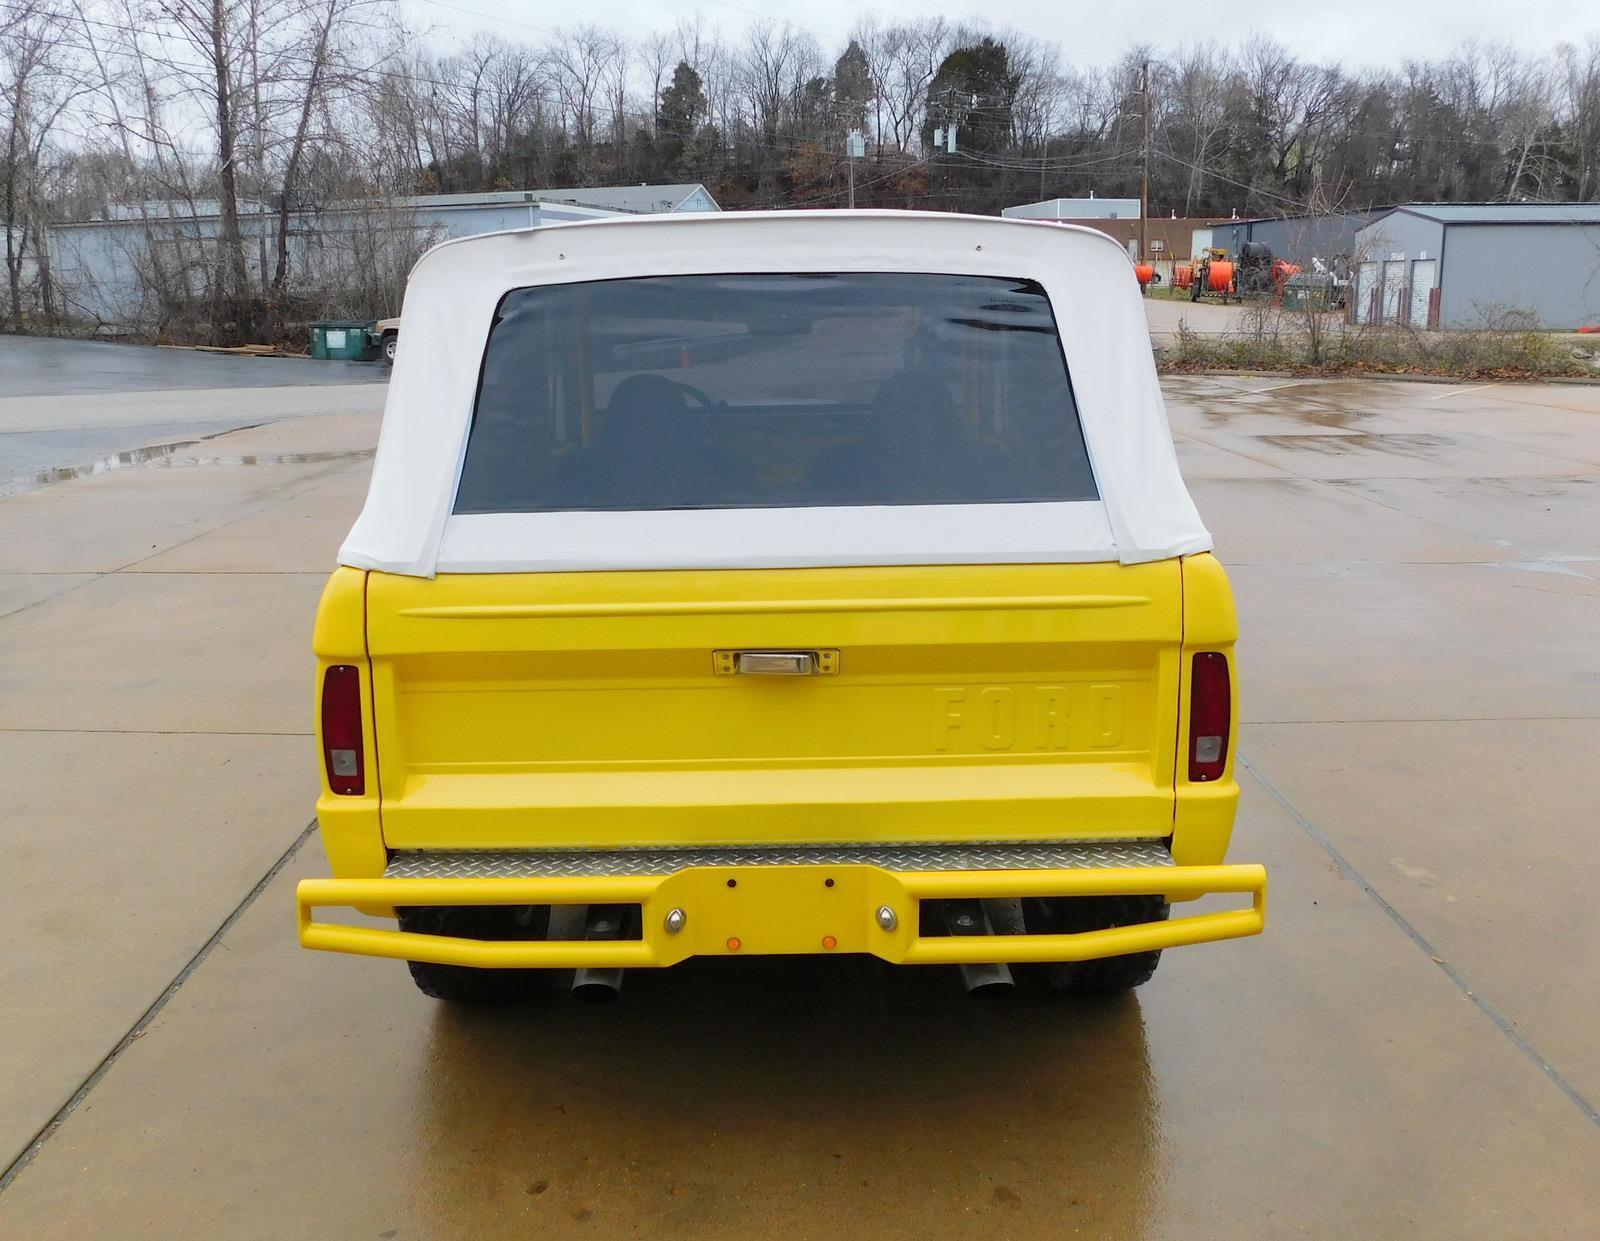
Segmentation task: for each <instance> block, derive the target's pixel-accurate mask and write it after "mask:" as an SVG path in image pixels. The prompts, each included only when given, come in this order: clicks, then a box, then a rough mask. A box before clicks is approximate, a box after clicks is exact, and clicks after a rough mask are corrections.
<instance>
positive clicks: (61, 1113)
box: [0, 819, 317, 1193]
mask: <svg viewBox="0 0 1600 1241" xmlns="http://www.w3.org/2000/svg"><path fill="white" fill-rule="evenodd" d="M316 829H317V821H316V820H315V819H312V820H311V822H309V823H307V824H306V825H305V827H303V828H301V829H300V833H299V835H297V836H296V837H295V838H294V841H293V842H292V843H291V844H290V845H289V847H288V848H287V849H285V850H284V851H283V853H282V854H281V855H280V856H279V858H278V860H277V861H276V862H274V863H273V864H272V865H271V866H270V867H268V868H267V873H266V874H264V875H262V876H261V878H260V879H258V880H257V881H256V884H255V886H254V887H252V888H251V889H250V890H249V891H248V892H246V893H245V895H244V899H243V900H241V901H240V902H239V903H238V904H237V905H235V906H234V907H233V909H232V910H230V911H229V913H228V916H227V917H226V918H224V919H223V920H222V922H221V923H220V924H219V925H218V926H217V929H216V930H214V931H212V932H211V934H210V935H209V936H208V937H207V938H206V942H205V943H203V944H201V945H200V947H199V949H198V950H197V951H196V952H195V954H194V956H192V957H190V958H189V961H188V963H187V964H186V965H185V966H184V967H183V968H182V969H181V970H179V971H178V972H177V974H176V975H175V976H174V977H173V979H172V981H171V982H169V983H168V984H167V985H166V986H165V987H164V988H162V990H161V994H160V995H158V996H156V998H155V1000H154V1001H153V1002H152V1003H151V1004H150V1007H149V1008H147V1009H145V1010H144V1012H143V1013H142V1014H140V1016H139V1019H138V1020H137V1021H135V1022H134V1023H133V1025H132V1026H130V1027H129V1028H128V1032H127V1033H126V1034H124V1035H123V1036H122V1037H121V1038H120V1039H118V1040H117V1043H116V1046H114V1047H113V1048H112V1049H111V1050H110V1051H109V1052H107V1053H106V1055H105V1058H104V1059H102V1060H101V1061H100V1063H99V1064H97V1065H96V1066H95V1068H94V1071H93V1072H92V1073H90V1074H89V1076H88V1077H86V1078H84V1080H83V1082H82V1084H81V1085H79V1087H78V1088H77V1089H76V1090H75V1091H73V1092H72V1097H71V1098H69V1099H68V1100H67V1101H66V1102H65V1103H63V1104H62V1105H61V1106H60V1107H59V1108H58V1109H57V1110H56V1113H55V1115H53V1116H51V1117H50V1119H49V1120H47V1121H46V1122H45V1123H44V1125H43V1126H42V1127H41V1128H40V1130H39V1132H38V1133H36V1134H35V1135H34V1136H33V1139H32V1141H30V1142H29V1143H28V1145H27V1146H26V1147H24V1148H23V1151H22V1153H21V1154H20V1155H18V1156H17V1157H16V1159H14V1160H12V1162H11V1164H10V1166H9V1167H7V1168H6V1169H5V1170H4V1171H3V1172H0V1193H3V1192H4V1191H5V1190H6V1189H7V1188H8V1187H9V1186H10V1184H11V1182H12V1181H14V1180H16V1178H17V1175H18V1174H19V1173H20V1172H21V1171H22V1170H23V1169H24V1168H26V1167H27V1166H28V1165H29V1164H30V1163H32V1162H33V1159H34V1156H35V1155H37V1154H38V1153H39V1151H40V1149H41V1148H42V1147H43V1146H44V1144H45V1143H46V1142H48V1141H49V1140H50V1136H51V1135H52V1134H53V1133H55V1131H56V1130H57V1129H59V1128H60V1127H61V1125H62V1122H64V1121H65V1120H66V1119H67V1117H69V1116H71V1115H72V1113H73V1112H75V1111H76V1110H77V1109H78V1105H79V1104H80V1103H82V1102H83V1101H84V1099H86V1098H87V1097H88V1095H89V1092H90V1091H91V1090H93V1089H94V1088H95V1086H97V1085H98V1084H99V1082H100V1079H101V1078H103V1077H104V1076H105V1075H106V1074H107V1073H108V1072H109V1071H110V1070H111V1067H112V1066H113V1065H114V1064H116V1062H117V1060H118V1058H119V1057H120V1056H121V1055H122V1053H123V1052H124V1051H126V1050H127V1049H128V1048H129V1047H130V1046H132V1045H133V1044H134V1043H135V1042H136V1041H137V1040H138V1039H139V1038H140V1037H141V1036H142V1035H143V1034H144V1032H145V1031H146V1030H148V1029H149V1028H150V1025H151V1023H152V1022H154V1021H155V1019H156V1018H157V1017H159V1016H160V1015H161V1011H162V1010H163V1009H164V1008H166V1006H167V1003H168V1001H170V1000H171V999H172V997H173V996H175V995H176V994H177V993H178V989H179V988H180V987H182V986H183V984H184V983H186V982H188V981H189V977H190V976H191V975H192V974H193V973H194V972H195V970H197V969H199V968H200V966H201V965H203V964H204V963H205V960H206V958H207V957H209V956H210V955H211V953H212V951H213V950H214V949H215V948H216V947H217V945H218V944H220V943H221V942H222V938H223V936H225V935H226V934H227V933H228V932H229V931H231V930H232V929H233V927H234V924H235V923H236V922H238V921H239V919H240V918H241V917H243V916H244V913H245V911H246V910H248V909H249V908H250V906H252V905H253V904H255V902H256V898H257V897H259V896H260V895H261V894H262V893H263V892H265V891H266V889H267V886H268V885H269V884H270V883H271V882H272V881H273V880H274V879H275V878H277V876H278V873H279V872H280V871H282V870H283V868H284V867H285V866H287V865H289V863H290V862H292V861H294V857H295V854H297V853H299V852H300V850H301V848H302V847H303V846H304V845H305V843H306V841H308V840H310V839H311V833H312V832H314V831H316Z"/></svg>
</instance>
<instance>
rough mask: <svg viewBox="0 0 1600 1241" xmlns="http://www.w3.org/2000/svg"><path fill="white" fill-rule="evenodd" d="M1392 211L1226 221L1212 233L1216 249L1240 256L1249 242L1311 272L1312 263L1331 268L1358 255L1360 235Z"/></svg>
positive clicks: (1368, 210) (1373, 210) (1376, 209)
mask: <svg viewBox="0 0 1600 1241" xmlns="http://www.w3.org/2000/svg"><path fill="white" fill-rule="evenodd" d="M1392 210H1394V208H1392V207H1366V208H1362V209H1360V210H1357V211H1334V212H1326V213H1322V214H1318V215H1282V216H1262V217H1259V218H1257V219H1251V220H1224V221H1222V222H1221V223H1218V224H1215V225H1213V226H1212V229H1211V236H1212V242H1211V244H1212V245H1215V246H1220V247H1222V248H1223V249H1224V250H1226V251H1227V252H1228V253H1229V254H1230V255H1234V256H1237V255H1238V253H1239V252H1240V251H1241V250H1243V249H1244V246H1245V243H1246V242H1249V241H1255V242H1263V243H1265V244H1266V245H1267V246H1269V247H1271V249H1272V254H1273V257H1274V258H1280V259H1288V260H1289V261H1290V262H1291V263H1299V264H1300V266H1301V267H1304V268H1306V269H1307V270H1310V268H1311V260H1312V259H1314V258H1315V259H1321V260H1322V261H1323V262H1324V263H1326V264H1328V266H1329V267H1330V268H1331V267H1332V266H1333V265H1334V261H1335V260H1336V259H1344V258H1349V257H1350V256H1351V255H1353V254H1355V253H1356V234H1357V233H1358V232H1360V231H1361V229H1362V228H1363V227H1365V226H1366V225H1367V224H1370V223H1371V222H1372V221H1373V220H1375V219H1377V218H1378V217H1379V216H1382V215H1387V214H1388V213H1389V212H1390V211H1392Z"/></svg>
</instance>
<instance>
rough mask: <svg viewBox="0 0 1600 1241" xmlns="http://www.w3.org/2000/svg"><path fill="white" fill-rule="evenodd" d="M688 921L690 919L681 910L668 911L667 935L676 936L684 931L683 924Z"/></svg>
mask: <svg viewBox="0 0 1600 1241" xmlns="http://www.w3.org/2000/svg"><path fill="white" fill-rule="evenodd" d="M688 920H689V919H688V917H687V916H686V915H685V914H684V912H683V910H681V909H672V910H668V911H667V917H666V927H667V934H668V935H676V934H677V933H678V932H679V931H681V930H683V924H684V923H685V922H687V921H688Z"/></svg>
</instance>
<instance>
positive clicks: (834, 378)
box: [455, 274, 1097, 513]
mask: <svg viewBox="0 0 1600 1241" xmlns="http://www.w3.org/2000/svg"><path fill="white" fill-rule="evenodd" d="M1095 498H1097V496H1096V491H1095V485H1094V477H1093V475H1092V474H1091V472H1090V470H1089V462H1088V457H1087V454H1086V453H1085V451H1084V445H1083V432H1082V429H1081V428H1080V426H1079V423H1078V414H1077V409H1076V407H1075V406H1074V404H1073V399H1072V388H1071V385H1070V383H1069V382H1068V378H1067V369H1066V363H1065V361H1064V359H1063V356H1062V352H1061V343H1060V340H1059V339H1058V337H1057V335H1056V325H1055V318H1054V316H1053V315H1052V314H1051V310H1050V301H1049V299H1048V298H1047V297H1046V296H1045V293H1044V290H1043V289H1042V288H1041V287H1040V286H1039V285H1038V284H1036V283H1034V282H1033V281H1029V280H1010V279H998V278H994V277H980V276H942V275H897V274H881V275H880V274H851V275H753V276H750V275H739V276H734V275H729V276H664V277H656V278H648V279H635V280H611V281H599V282H593V283H587V284H568V285H550V286H544V287H540V288H534V289H522V290H518V291H516V292H513V293H510V294H508V295H507V296H506V298H505V299H504V301H502V303H501V305H500V308H499V312H498V314H497V316H496V319H495V323H494V327H493V329H492V331H491V333H490V336H489V343H488V347H487V350H486V351H485V355H484V362H483V375H482V379H481V381H480V384H479V390H478V400H477V406H476V409H475V411H474V414H473V420H472V430H471V434H470V437H469V439H468V441H467V455H466V461H465V464H464V465H463V467H462V472H461V484H460V487H459V489H458V491H457V495H456V505H455V511H456V512H458V513H505V512H524V513H526V512H550V511H562V510H574V509H606V510H627V509H715V508H770V507H791V506H792V507H820V506H835V505H882V504H996V503H1007V502H1026V501H1051V500H1093V499H1095Z"/></svg>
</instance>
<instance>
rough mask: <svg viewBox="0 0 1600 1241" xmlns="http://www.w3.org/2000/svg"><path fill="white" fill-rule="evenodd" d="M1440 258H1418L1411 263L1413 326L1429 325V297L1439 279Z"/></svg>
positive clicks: (1422, 326)
mask: <svg viewBox="0 0 1600 1241" xmlns="http://www.w3.org/2000/svg"><path fill="white" fill-rule="evenodd" d="M1438 272H1439V260H1438V259H1418V260H1417V261H1416V262H1414V263H1413V264H1411V318H1410V323H1411V326H1412V327H1420V328H1425V327H1427V326H1428V299H1429V295H1430V294H1432V292H1433V286H1434V283H1435V282H1436V281H1437V279H1438Z"/></svg>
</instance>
